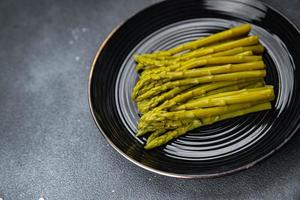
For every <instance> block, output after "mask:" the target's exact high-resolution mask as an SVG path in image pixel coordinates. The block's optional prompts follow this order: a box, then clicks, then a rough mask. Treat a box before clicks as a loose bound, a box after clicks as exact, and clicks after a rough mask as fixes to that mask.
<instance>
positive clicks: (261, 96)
mask: <svg viewBox="0 0 300 200" xmlns="http://www.w3.org/2000/svg"><path fill="white" fill-rule="evenodd" d="M217 95H218V96H214V95H213V96H208V97H206V98H200V99H198V100H197V101H194V102H189V103H186V104H183V105H180V106H178V107H177V108H175V109H174V111H178V110H192V109H198V108H205V107H213V106H226V105H231V104H239V103H246V102H256V101H263V100H272V99H273V98H274V92H273V87H261V88H254V89H243V90H238V91H234V92H225V93H220V94H217Z"/></svg>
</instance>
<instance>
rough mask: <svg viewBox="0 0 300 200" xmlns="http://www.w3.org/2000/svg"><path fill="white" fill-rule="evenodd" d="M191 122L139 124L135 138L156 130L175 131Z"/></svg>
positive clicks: (176, 121) (188, 120)
mask: <svg viewBox="0 0 300 200" xmlns="http://www.w3.org/2000/svg"><path fill="white" fill-rule="evenodd" d="M190 122H191V120H190V119H187V120H166V121H163V122H153V123H150V124H147V123H139V127H138V128H139V130H138V133H137V136H142V135H144V134H146V133H148V132H153V131H157V130H162V131H163V130H164V131H167V130H169V129H176V128H178V127H181V126H185V125H187V124H189V123H190Z"/></svg>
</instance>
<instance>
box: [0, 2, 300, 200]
mask: <svg viewBox="0 0 300 200" xmlns="http://www.w3.org/2000/svg"><path fill="white" fill-rule="evenodd" d="M155 2H158V0H152V1H146V0H127V1H125V0H112V1H104V0H94V1H84V0H80V1H79V0H78V1H71V0H70V1H68V0H65V1H59V0H56V1H50V0H49V1H40V0H32V1H17V0H1V1H0V26H1V27H0V95H1V96H0V198H3V199H4V200H12V199H13V200H19V199H20V200H23V199H24V200H25V199H26V200H31V199H34V200H38V199H39V198H40V197H43V198H44V199H46V200H48V199H72V200H77V199H118V200H121V199H151V200H152V199H172V200H177V199H178V200H179V199H180V200H181V199H300V156H299V154H300V145H299V142H300V134H297V135H295V136H294V137H293V138H292V140H291V141H290V142H288V143H287V145H285V146H284V147H283V148H282V149H281V150H280V151H279V152H278V153H275V154H274V155H273V156H272V157H271V158H269V159H267V160H265V161H263V162H262V163H260V164H259V165H257V166H255V167H253V168H250V169H249V170H246V171H242V172H240V173H238V174H234V175H231V176H227V177H222V178H217V179H208V180H182V179H175V178H169V177H164V176H160V175H156V174H153V173H151V172H148V171H145V170H144V169H141V168H139V167H137V166H135V165H134V164H132V163H130V162H129V161H127V160H126V159H125V158H123V157H122V156H121V155H119V154H118V153H117V152H116V151H115V150H113V148H112V147H110V146H109V145H108V143H107V142H106V141H105V139H104V138H103V137H102V136H101V134H100V133H99V131H98V129H97V128H96V125H95V124H94V122H93V119H92V117H91V114H90V111H89V108H88V100H87V81H88V75H89V67H90V64H91V62H92V60H93V57H94V55H95V53H96V51H97V49H98V47H99V45H100V44H101V42H102V41H103V40H104V39H105V37H106V36H107V35H108V34H109V32H110V31H111V30H112V29H113V28H114V27H115V26H117V25H118V24H120V23H121V22H123V21H124V20H126V19H127V18H128V17H130V16H132V15H133V14H135V13H136V12H138V11H139V10H141V9H142V8H145V7H147V6H148V5H151V4H153V3H155ZM265 2H266V3H268V4H269V5H271V6H272V7H274V8H276V9H277V10H279V11H281V12H282V13H284V14H285V15H286V16H287V17H288V18H290V19H291V20H292V21H293V22H295V23H296V24H297V25H298V26H300V12H299V10H300V1H299V0H289V1H281V0H265Z"/></svg>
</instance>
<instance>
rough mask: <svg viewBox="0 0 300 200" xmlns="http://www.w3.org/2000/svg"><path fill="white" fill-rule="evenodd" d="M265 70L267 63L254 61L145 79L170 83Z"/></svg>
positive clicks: (158, 75)
mask: <svg viewBox="0 0 300 200" xmlns="http://www.w3.org/2000/svg"><path fill="white" fill-rule="evenodd" d="M264 68H265V63H264V62H263V61H253V62H247V63H241V64H226V65H221V66H213V67H203V68H198V69H192V70H184V71H174V72H161V73H159V74H155V75H149V76H147V77H144V78H145V79H147V80H148V81H151V80H159V79H168V81H169V80H176V79H183V78H193V77H201V76H208V75H213V74H222V73H229V72H239V71H250V70H258V69H264Z"/></svg>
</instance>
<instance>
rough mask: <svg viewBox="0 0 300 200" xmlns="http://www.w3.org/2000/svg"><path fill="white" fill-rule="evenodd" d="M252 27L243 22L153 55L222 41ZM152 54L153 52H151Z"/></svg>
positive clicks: (239, 34)
mask: <svg viewBox="0 0 300 200" xmlns="http://www.w3.org/2000/svg"><path fill="white" fill-rule="evenodd" d="M250 29H251V26H250V25H249V24H243V25H240V26H237V27H233V28H231V29H228V30H225V31H222V32H219V33H216V34H213V35H210V36H208V37H204V38H200V39H198V40H195V41H192V42H188V43H185V44H181V45H179V46H176V47H174V48H171V49H169V50H167V51H159V52H154V53H152V56H154V57H156V56H171V55H174V54H177V53H180V52H182V51H186V50H193V49H197V48H199V47H202V46H206V45H209V44H213V43H217V42H220V41H224V40H228V39H231V38H235V37H240V36H243V35H247V34H248V33H249V31H250ZM150 55H151V54H150Z"/></svg>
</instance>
